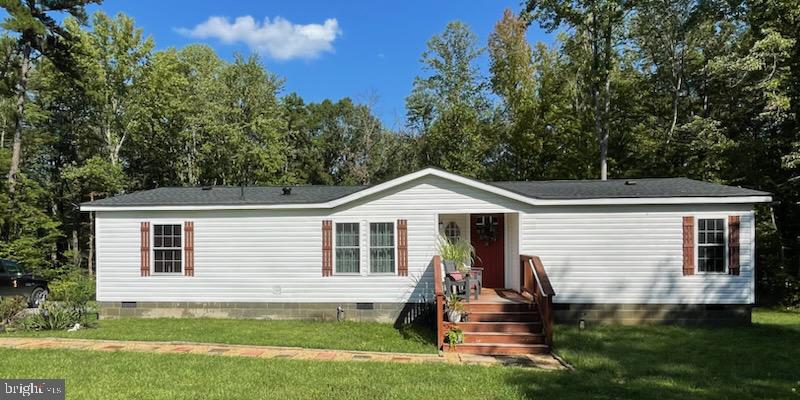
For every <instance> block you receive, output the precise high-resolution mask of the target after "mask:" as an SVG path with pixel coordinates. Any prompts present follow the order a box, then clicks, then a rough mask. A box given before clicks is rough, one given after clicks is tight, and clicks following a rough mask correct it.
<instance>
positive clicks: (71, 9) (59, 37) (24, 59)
mask: <svg viewBox="0 0 800 400" xmlns="http://www.w3.org/2000/svg"><path fill="white" fill-rule="evenodd" d="M89 3H99V1H95V0H47V1H45V0H30V1H23V0H2V1H0V7H2V8H3V9H5V11H6V12H7V13H8V16H7V17H6V19H5V20H3V22H2V24H1V25H0V26H2V27H3V29H6V30H8V31H10V32H15V33H17V34H18V35H19V38H18V41H17V49H18V51H19V52H20V53H21V60H20V66H19V74H18V76H17V85H16V86H17V93H16V110H15V114H14V142H13V147H12V156H11V165H10V167H9V171H8V190H9V192H10V193H13V192H14V190H15V187H16V183H17V173H18V172H19V166H20V158H21V153H22V131H23V129H24V126H23V125H24V124H23V117H24V112H25V103H26V101H27V96H28V75H29V73H30V70H31V67H32V65H31V60H32V58H33V57H36V56H37V55H41V56H43V57H45V58H47V59H49V60H50V61H51V62H52V63H53V64H54V65H56V66H59V67H60V68H62V69H70V68H72V66H71V57H70V55H71V54H70V48H69V45H70V38H69V37H68V32H67V31H66V30H65V29H64V28H63V27H61V26H60V25H59V24H58V21H57V20H56V19H55V18H53V16H52V14H55V13H59V12H66V13H68V14H70V15H72V16H73V17H75V18H76V19H77V20H78V21H85V19H86V11H85V9H84V7H85V5H86V4H89Z"/></svg>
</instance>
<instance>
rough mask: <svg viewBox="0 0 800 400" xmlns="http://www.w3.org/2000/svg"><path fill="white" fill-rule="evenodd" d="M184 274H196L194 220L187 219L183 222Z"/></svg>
mask: <svg viewBox="0 0 800 400" xmlns="http://www.w3.org/2000/svg"><path fill="white" fill-rule="evenodd" d="M183 233H184V239H183V242H184V243H183V254H184V257H185V259H184V262H183V274H184V275H186V276H194V222H192V221H186V222H184V224H183Z"/></svg>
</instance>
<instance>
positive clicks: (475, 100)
mask: <svg viewBox="0 0 800 400" xmlns="http://www.w3.org/2000/svg"><path fill="white" fill-rule="evenodd" d="M482 52H483V49H482V48H480V47H479V46H478V40H477V37H476V36H475V34H474V33H473V32H472V31H471V30H470V29H469V27H467V26H466V25H465V24H463V23H461V22H458V21H455V22H450V23H449V24H447V27H446V28H445V30H444V32H442V33H441V34H437V35H434V36H433V37H432V38H431V39H430V40H428V45H427V49H426V50H425V52H423V54H422V60H421V62H422V65H423V69H424V70H425V71H426V72H427V73H428V75H427V76H424V77H417V78H416V79H415V80H414V87H413V89H412V91H411V95H409V96H408V97H407V98H406V108H407V109H408V114H407V125H408V126H409V127H410V128H411V129H412V130H414V131H415V132H417V133H418V134H420V140H421V141H422V144H421V151H422V155H421V157H422V162H423V163H425V164H428V165H433V166H438V167H441V168H445V169H448V170H451V171H454V172H458V173H462V174H465V175H469V176H483V175H484V173H485V162H486V161H487V155H488V153H489V150H490V149H491V148H492V147H493V141H494V133H493V132H492V131H491V130H490V129H488V120H489V117H490V111H491V108H490V104H489V101H488V98H487V96H486V91H485V88H486V84H485V82H484V81H483V79H482V78H481V77H480V75H479V72H478V66H477V59H478V57H479V56H480V55H481V54H482Z"/></svg>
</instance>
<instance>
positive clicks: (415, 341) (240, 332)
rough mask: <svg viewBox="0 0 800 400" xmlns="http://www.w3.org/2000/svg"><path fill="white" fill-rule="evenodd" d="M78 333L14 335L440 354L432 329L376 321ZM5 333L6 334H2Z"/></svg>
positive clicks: (200, 321)
mask: <svg viewBox="0 0 800 400" xmlns="http://www.w3.org/2000/svg"><path fill="white" fill-rule="evenodd" d="M97 324H98V326H97V327H96V328H92V329H84V330H80V331H78V332H66V331H42V332H14V333H10V334H9V335H13V336H38V337H68V338H80V339H116V340H155V341H187V342H204V343H227V344H253V345H264V346H292V347H306V348H314V349H341V350H365V351H389V352H401V353H435V352H436V345H435V341H434V340H435V335H434V333H433V330H432V329H425V328H422V327H418V326H408V327H407V328H404V329H401V330H398V329H394V328H393V327H392V325H389V324H380V323H373V322H315V321H257V320H233V319H210V318H197V319H191V318H184V319H180V318H159V319H117V320H100V321H98V322H97ZM0 337H2V334H0Z"/></svg>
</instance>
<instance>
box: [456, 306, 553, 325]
mask: <svg viewBox="0 0 800 400" xmlns="http://www.w3.org/2000/svg"><path fill="white" fill-rule="evenodd" d="M467 310H469V307H467ZM469 321H475V322H536V321H539V315H538V314H536V313H534V312H532V311H503V312H471V311H470V312H469Z"/></svg>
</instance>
